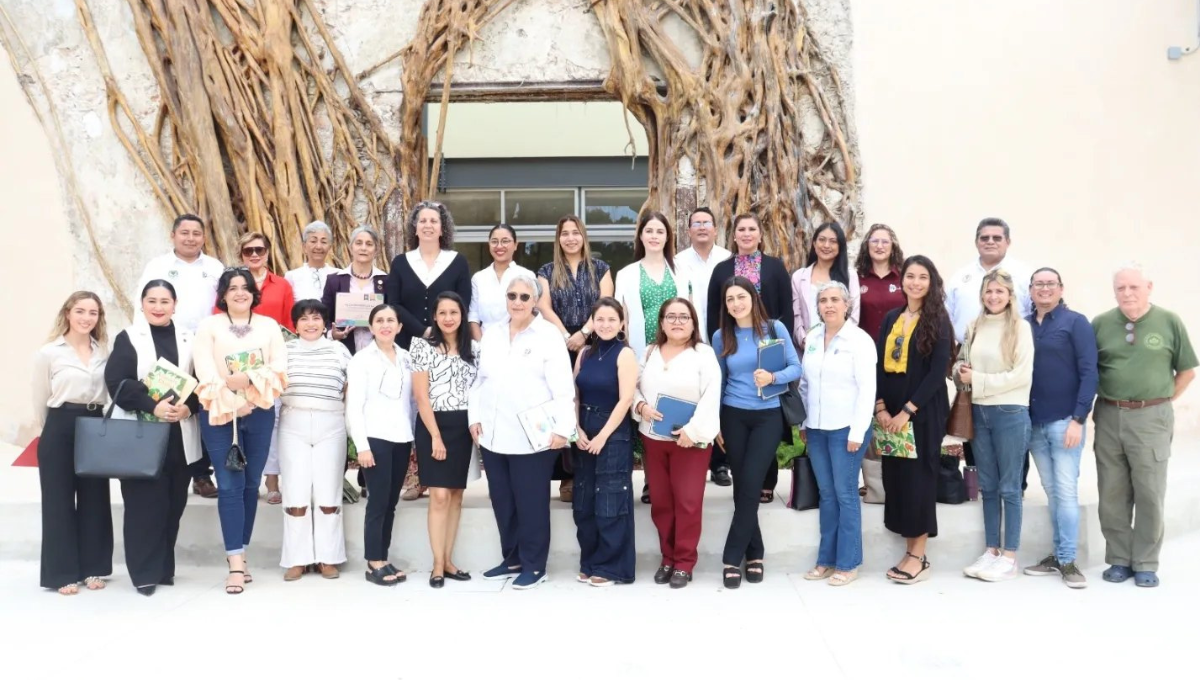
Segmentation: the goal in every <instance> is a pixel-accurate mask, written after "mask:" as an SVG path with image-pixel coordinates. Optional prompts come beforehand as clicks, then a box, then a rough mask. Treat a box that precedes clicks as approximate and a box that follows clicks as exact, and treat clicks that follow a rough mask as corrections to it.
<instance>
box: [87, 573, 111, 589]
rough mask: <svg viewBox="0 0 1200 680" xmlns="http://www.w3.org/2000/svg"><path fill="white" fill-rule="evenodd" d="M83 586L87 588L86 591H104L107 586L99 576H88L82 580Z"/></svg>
mask: <svg viewBox="0 0 1200 680" xmlns="http://www.w3.org/2000/svg"><path fill="white" fill-rule="evenodd" d="M83 585H85V586H87V589H88V590H104V587H105V586H106V585H107V584H106V583H105V582H104V579H102V578H100V577H99V576H89V577H87V578H85V579H83Z"/></svg>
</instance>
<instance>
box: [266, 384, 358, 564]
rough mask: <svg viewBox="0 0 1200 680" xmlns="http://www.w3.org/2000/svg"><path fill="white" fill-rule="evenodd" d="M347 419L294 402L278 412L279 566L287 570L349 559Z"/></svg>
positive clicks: (339, 414) (338, 413) (339, 562)
mask: <svg viewBox="0 0 1200 680" xmlns="http://www.w3.org/2000/svg"><path fill="white" fill-rule="evenodd" d="M345 418H346V416H345V414H344V413H343V412H342V411H315V410H309V409H298V408H292V407H290V406H284V407H283V412H282V413H280V415H279V467H280V477H279V490H280V492H281V493H282V494H283V513H284V515H283V555H282V556H281V557H280V560H279V566H281V567H283V568H284V569H287V568H289V567H303V566H306V565H309V564H314V563H316V562H321V563H323V564H341V563H342V562H345V561H346V533H345V527H344V526H343V524H342V480H343V479H344V478H345V469H346V468H345V465H346V419H345ZM330 509H332V512H329V511H328V510H330Z"/></svg>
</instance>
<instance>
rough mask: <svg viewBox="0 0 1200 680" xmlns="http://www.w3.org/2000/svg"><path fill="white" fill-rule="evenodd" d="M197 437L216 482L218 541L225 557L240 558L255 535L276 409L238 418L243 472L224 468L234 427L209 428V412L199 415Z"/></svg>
mask: <svg viewBox="0 0 1200 680" xmlns="http://www.w3.org/2000/svg"><path fill="white" fill-rule="evenodd" d="M199 417H200V437H201V438H202V439H203V441H204V446H205V447H207V448H208V450H209V452H210V453H211V455H212V459H213V476H214V477H216V479H217V516H218V517H220V518H221V537H222V538H223V539H224V541H225V554H226V555H241V554H242V553H244V552H246V546H248V545H250V535H251V534H253V533H254V516H255V514H256V513H257V512H258V485H259V482H261V481H262V474H263V468H265V467H266V466H267V455H268V454H269V453H270V451H271V432H272V430H274V429H275V407H274V406H272V407H271V408H268V409H261V408H256V409H254V410H253V411H251V412H250V415H248V416H245V417H244V418H238V419H237V424H238V446H240V447H241V448H242V453H244V454H246V469H245V470H242V471H240V472H233V471H231V470H229V469H227V468H226V467H225V454H227V453H228V452H229V447H230V446H232V445H233V423H226V424H224V425H210V424H209V422H208V411H202V412H201V413H200V416H199Z"/></svg>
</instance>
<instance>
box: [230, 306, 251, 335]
mask: <svg viewBox="0 0 1200 680" xmlns="http://www.w3.org/2000/svg"><path fill="white" fill-rule="evenodd" d="M225 318H226V319H229V332H230V333H233V337H235V338H238V339H241V338H244V337H246V336H247V335H249V334H250V331H251V330H253V329H252V328H251V327H250V321H253V320H254V312H250V319H248V320H247V321H246V323H242V324H239V323H234V322H233V317H232V316H230V315H229V311H228V310H226V311H225Z"/></svg>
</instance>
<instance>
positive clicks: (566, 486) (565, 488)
mask: <svg viewBox="0 0 1200 680" xmlns="http://www.w3.org/2000/svg"><path fill="white" fill-rule="evenodd" d="M574 499H575V480H574V479H564V480H562V481H561V482H559V483H558V500H560V501H562V502H563V503H570V502H571V501H572V500H574Z"/></svg>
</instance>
